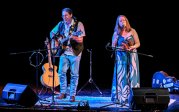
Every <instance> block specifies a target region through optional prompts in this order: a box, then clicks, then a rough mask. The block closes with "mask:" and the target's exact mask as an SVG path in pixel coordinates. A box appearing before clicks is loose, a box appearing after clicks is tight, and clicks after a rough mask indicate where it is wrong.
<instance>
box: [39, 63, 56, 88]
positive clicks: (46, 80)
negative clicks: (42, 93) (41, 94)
mask: <svg viewBox="0 0 179 112" xmlns="http://www.w3.org/2000/svg"><path fill="white" fill-rule="evenodd" d="M42 69H43V71H44V73H43V75H42V76H41V80H40V81H41V83H42V85H44V86H46V87H47V88H51V87H53V82H54V87H57V86H58V85H59V77H58V73H57V66H54V71H55V72H54V74H53V67H50V65H49V63H45V64H44V66H43V67H42ZM53 75H54V81H53Z"/></svg>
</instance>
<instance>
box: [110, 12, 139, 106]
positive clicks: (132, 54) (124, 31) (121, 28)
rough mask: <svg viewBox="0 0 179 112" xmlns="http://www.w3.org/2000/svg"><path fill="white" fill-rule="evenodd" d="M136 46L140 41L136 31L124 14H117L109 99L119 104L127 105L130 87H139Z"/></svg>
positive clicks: (113, 39) (113, 37)
mask: <svg viewBox="0 0 179 112" xmlns="http://www.w3.org/2000/svg"><path fill="white" fill-rule="evenodd" d="M138 47H140V41H139V37H138V34H137V32H136V31H135V29H134V28H132V27H131V26H130V24H129V21H128V19H127V18H126V16H124V15H119V16H118V17H117V20H116V25H115V28H114V33H113V36H112V48H114V51H115V54H116V55H115V65H114V74H113V81H112V91H111V100H112V101H114V102H116V101H118V103H120V104H121V105H126V104H127V105H128V103H129V95H130V91H131V89H132V88H138V87H140V79H139V60H138V54H137V48H138ZM116 82H117V83H116Z"/></svg>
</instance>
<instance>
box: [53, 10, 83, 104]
mask: <svg viewBox="0 0 179 112" xmlns="http://www.w3.org/2000/svg"><path fill="white" fill-rule="evenodd" d="M62 18H63V21H60V22H59V23H58V24H57V25H56V26H55V27H54V28H53V29H52V30H51V32H50V38H51V41H52V43H51V44H52V46H53V45H54V46H53V50H52V51H53V53H55V55H59V56H60V59H59V70H58V74H59V82H60V94H59V96H58V97H57V98H58V99H63V98H66V96H67V84H68V83H67V76H66V73H67V70H68V69H69V68H70V76H71V77H70V93H69V95H70V102H74V101H75V96H76V90H77V86H78V80H79V66H80V60H81V55H82V51H83V48H84V47H83V37H85V36H86V35H85V29H84V26H83V23H82V22H80V21H78V20H77V19H76V18H75V17H74V16H73V12H72V10H71V9H70V8H64V9H62ZM57 46H58V49H54V47H57Z"/></svg>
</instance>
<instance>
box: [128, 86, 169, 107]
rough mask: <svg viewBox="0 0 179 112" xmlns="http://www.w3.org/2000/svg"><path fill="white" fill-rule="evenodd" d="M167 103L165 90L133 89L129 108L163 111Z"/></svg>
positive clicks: (167, 93) (167, 95) (166, 91)
mask: <svg viewBox="0 0 179 112" xmlns="http://www.w3.org/2000/svg"><path fill="white" fill-rule="evenodd" d="M169 101H170V97H169V92H168V89H167V88H133V89H132V99H131V101H130V103H131V104H130V106H131V108H132V109H134V110H135V109H141V110H165V109H167V108H168V103H169Z"/></svg>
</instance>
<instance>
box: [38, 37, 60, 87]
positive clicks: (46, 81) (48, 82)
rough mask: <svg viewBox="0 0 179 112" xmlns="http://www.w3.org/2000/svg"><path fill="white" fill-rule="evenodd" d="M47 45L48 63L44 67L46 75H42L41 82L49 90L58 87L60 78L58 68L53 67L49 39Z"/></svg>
mask: <svg viewBox="0 0 179 112" xmlns="http://www.w3.org/2000/svg"><path fill="white" fill-rule="evenodd" d="M45 44H46V46H47V51H48V63H45V64H44V65H43V66H42V69H43V71H44V73H43V74H42V76H41V80H40V81H41V83H42V85H44V86H46V87H47V88H52V87H53V86H54V87H56V86H58V85H59V77H58V73H57V66H55V65H52V60H51V51H50V43H49V40H48V38H47V39H46V41H45ZM53 72H54V73H53ZM53 76H54V80H53ZM53 82H54V85H53Z"/></svg>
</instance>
